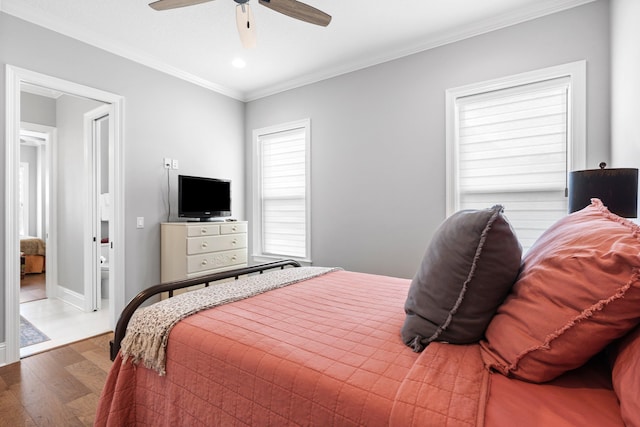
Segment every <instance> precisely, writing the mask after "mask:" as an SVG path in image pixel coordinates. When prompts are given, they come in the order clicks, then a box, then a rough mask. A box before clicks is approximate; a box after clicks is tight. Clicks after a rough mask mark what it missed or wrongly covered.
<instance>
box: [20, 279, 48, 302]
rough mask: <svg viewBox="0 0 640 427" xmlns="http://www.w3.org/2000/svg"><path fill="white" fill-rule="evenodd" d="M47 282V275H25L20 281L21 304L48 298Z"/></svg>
mask: <svg viewBox="0 0 640 427" xmlns="http://www.w3.org/2000/svg"><path fill="white" fill-rule="evenodd" d="M46 280H47V279H46V273H38V274H25V276H24V277H23V278H22V279H20V304H22V303H23V302H29V301H37V300H39V299H43V298H46V297H47V292H46V289H45V285H46Z"/></svg>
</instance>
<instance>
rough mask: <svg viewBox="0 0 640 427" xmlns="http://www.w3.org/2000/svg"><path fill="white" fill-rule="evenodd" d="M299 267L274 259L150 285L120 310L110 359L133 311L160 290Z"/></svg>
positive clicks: (298, 265) (171, 292)
mask: <svg viewBox="0 0 640 427" xmlns="http://www.w3.org/2000/svg"><path fill="white" fill-rule="evenodd" d="M287 266H290V267H300V266H301V265H300V263H299V262H297V261H294V260H291V259H288V260H282V261H275V262H270V263H266V264H258V265H253V266H249V267H242V268H237V269H234V270H229V271H221V272H218V273H213V274H209V275H206V276H200V277H195V278H193V279H186V280H178V281H174V282H166V283H160V284H158V285H155V286H151V287H150V288H147V289H145V290H143V291H142V292H140V293H139V294H138V295H136V296H135V297H134V298H133V299H132V300H131V302H129V304H127V306H126V307H125V308H124V310H122V314H121V315H120V318H119V319H118V323H117V324H116V330H115V333H114V337H113V341H110V342H109V347H110V348H109V354H110V357H111V361H114V360H115V358H116V356H117V355H118V351H120V343H121V342H122V340H123V339H124V336H125V333H126V332H127V325H128V324H129V321H130V320H131V317H132V316H133V313H134V312H135V311H136V310H137V309H138V308H139V307H140V306H141V305H142V304H143V303H144V302H145V301H147V300H148V299H149V298H151V297H154V296H156V295H158V294H161V293H162V292H168V293H169V297H170V298H171V297H172V296H173V291H175V290H178V289H183V288H188V287H191V286H195V285H204V286H205V287H207V286H209V284H210V283H213V282H216V281H219V280H225V279H230V278H234V279H235V280H238V278H239V277H240V276H245V275H248V274H254V273H259V274H262V273H263V272H264V271H267V270H271V269H275V268H280V269H284V268H285V267H287Z"/></svg>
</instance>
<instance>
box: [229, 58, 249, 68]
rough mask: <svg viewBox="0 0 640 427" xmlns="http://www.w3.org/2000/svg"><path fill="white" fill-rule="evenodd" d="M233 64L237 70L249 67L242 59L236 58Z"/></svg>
mask: <svg viewBox="0 0 640 427" xmlns="http://www.w3.org/2000/svg"><path fill="white" fill-rule="evenodd" d="M231 64H232V65H233V66H234V67H236V68H244V67H246V66H247V63H246V62H245V61H244V59H242V58H236V59H234V60H233V62H231Z"/></svg>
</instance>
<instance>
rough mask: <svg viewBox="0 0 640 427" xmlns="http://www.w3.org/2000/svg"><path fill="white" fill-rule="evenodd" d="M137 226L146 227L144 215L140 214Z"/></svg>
mask: <svg viewBox="0 0 640 427" xmlns="http://www.w3.org/2000/svg"><path fill="white" fill-rule="evenodd" d="M136 228H144V217H143V216H139V217H138V218H136Z"/></svg>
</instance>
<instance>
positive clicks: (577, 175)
mask: <svg viewBox="0 0 640 427" xmlns="http://www.w3.org/2000/svg"><path fill="white" fill-rule="evenodd" d="M594 197H595V198H597V199H600V200H601V201H602V203H603V204H604V205H605V206H606V207H607V208H608V209H609V211H610V212H613V213H614V214H616V215H618V216H621V217H625V218H636V217H637V216H638V169H604V168H602V169H589V170H582V171H574V172H571V173H569V213H571V212H575V211H579V210H580V209H582V208H584V207H586V206H588V205H590V204H591V199H592V198H594Z"/></svg>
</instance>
